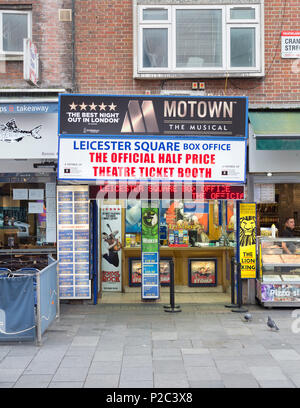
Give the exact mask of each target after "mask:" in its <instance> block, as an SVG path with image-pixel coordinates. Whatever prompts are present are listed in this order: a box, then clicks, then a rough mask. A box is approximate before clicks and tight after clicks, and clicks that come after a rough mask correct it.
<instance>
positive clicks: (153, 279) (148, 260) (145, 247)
mask: <svg viewBox="0 0 300 408" xmlns="http://www.w3.org/2000/svg"><path fill="white" fill-rule="evenodd" d="M157 207H158V205H157V206H149V205H148V203H145V202H142V208H141V211H142V299H143V300H150V299H159V297H160V290H159V289H160V283H159V228H158V226H159V208H157Z"/></svg>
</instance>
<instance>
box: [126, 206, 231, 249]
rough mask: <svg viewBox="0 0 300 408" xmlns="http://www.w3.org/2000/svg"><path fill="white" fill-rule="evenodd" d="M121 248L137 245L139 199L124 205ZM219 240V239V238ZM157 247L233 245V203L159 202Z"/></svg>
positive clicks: (139, 218) (139, 234)
mask: <svg viewBox="0 0 300 408" xmlns="http://www.w3.org/2000/svg"><path fill="white" fill-rule="evenodd" d="M125 219H126V226H125V243H126V244H125V245H126V247H127V248H132V247H140V245H141V207H140V201H139V200H128V201H127V206H126V218H125ZM221 238H222V239H221ZM160 245H161V246H168V247H201V246H226V245H230V246H234V245H235V203H234V202H232V201H217V200H214V201H204V202H203V201H199V202H198V201H192V200H189V201H187V200H161V201H160Z"/></svg>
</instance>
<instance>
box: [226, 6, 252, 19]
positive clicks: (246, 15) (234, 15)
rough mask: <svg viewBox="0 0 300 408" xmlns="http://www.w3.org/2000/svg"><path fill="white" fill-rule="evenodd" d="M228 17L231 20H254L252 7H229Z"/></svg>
mask: <svg viewBox="0 0 300 408" xmlns="http://www.w3.org/2000/svg"><path fill="white" fill-rule="evenodd" d="M230 19H232V20H254V19H255V9H254V8H232V9H230Z"/></svg>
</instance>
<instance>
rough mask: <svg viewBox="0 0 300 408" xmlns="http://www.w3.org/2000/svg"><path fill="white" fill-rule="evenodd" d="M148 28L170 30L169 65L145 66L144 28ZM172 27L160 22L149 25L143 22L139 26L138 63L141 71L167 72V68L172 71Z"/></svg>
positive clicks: (168, 45)
mask: <svg viewBox="0 0 300 408" xmlns="http://www.w3.org/2000/svg"><path fill="white" fill-rule="evenodd" d="M147 28H154V29H167V31H168V44H167V47H168V65H167V67H149V68H147V67H143V38H144V37H143V30H144V29H147ZM170 28H171V27H170V25H168V24H160V25H159V26H158V25H155V24H147V25H144V24H142V25H140V26H139V42H138V44H139V45H138V47H139V48H138V65H139V67H140V70H141V71H144V72H165V71H166V70H167V71H170V69H171V65H170V62H171V58H172V51H171V30H170Z"/></svg>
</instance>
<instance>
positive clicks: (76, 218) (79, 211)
mask: <svg viewBox="0 0 300 408" xmlns="http://www.w3.org/2000/svg"><path fill="white" fill-rule="evenodd" d="M57 235H58V236H57V247H58V248H57V251H58V261H59V296H60V299H90V298H91V281H90V274H89V255H90V251H89V192H88V186H58V187H57Z"/></svg>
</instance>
